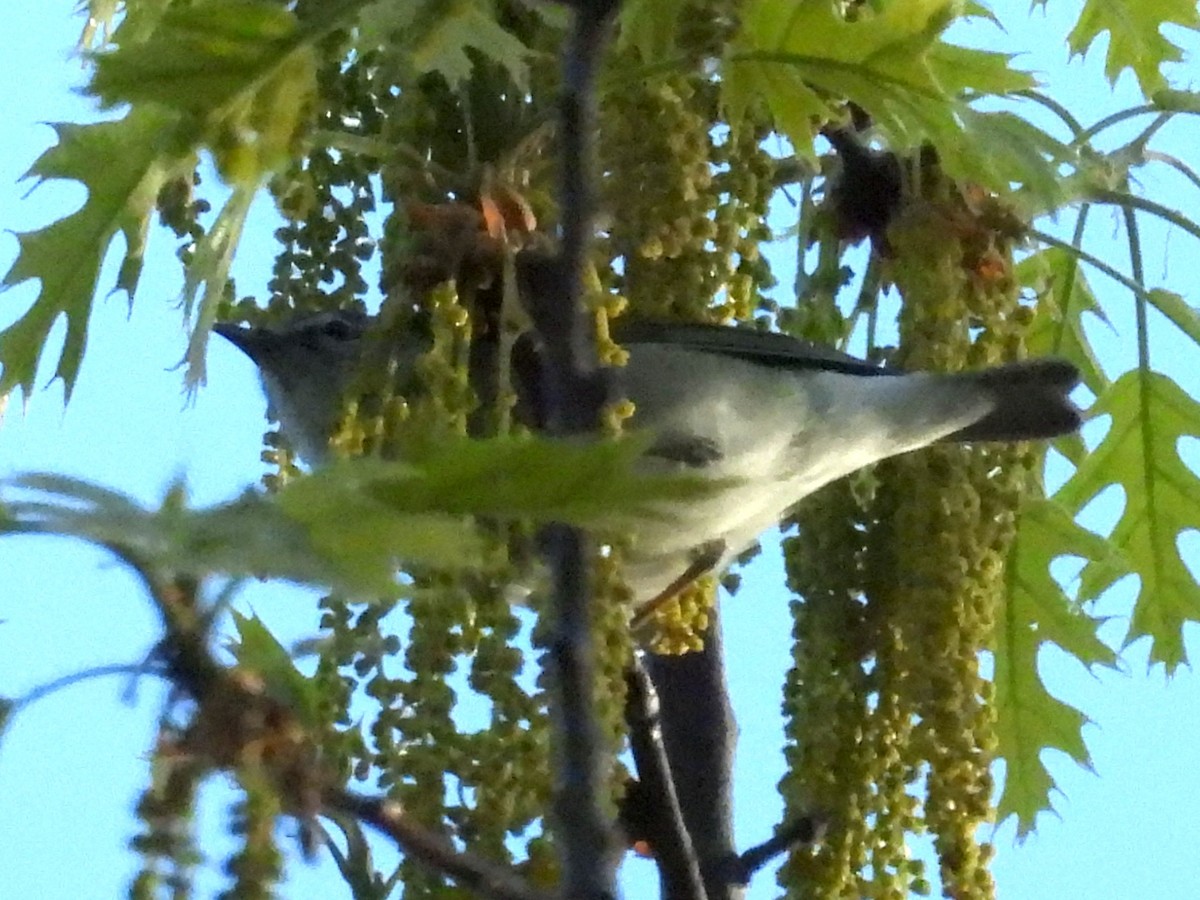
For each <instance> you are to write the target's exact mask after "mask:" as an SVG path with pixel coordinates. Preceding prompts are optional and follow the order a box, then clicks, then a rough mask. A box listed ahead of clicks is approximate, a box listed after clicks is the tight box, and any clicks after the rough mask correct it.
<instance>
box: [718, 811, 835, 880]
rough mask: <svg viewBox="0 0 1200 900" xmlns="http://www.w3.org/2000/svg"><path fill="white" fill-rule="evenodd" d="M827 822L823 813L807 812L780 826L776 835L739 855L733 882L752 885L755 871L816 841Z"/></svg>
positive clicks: (735, 861) (733, 867)
mask: <svg viewBox="0 0 1200 900" xmlns="http://www.w3.org/2000/svg"><path fill="white" fill-rule="evenodd" d="M825 827H826V822H825V819H824V818H823V817H822V816H817V815H812V816H804V817H802V818H800V819H797V820H796V821H795V822H792V823H791V824H790V825H787V826H785V827H783V828H781V829H780V830H779V833H778V834H776V835H775V836H774V837H773V838H771V839H769V840H766V841H763V842H762V843H761V844H759V845H758V846H756V847H751V848H750V849H749V850H747V851H746V852H745V853H742V854H741V855H740V856H738V857H737V858H736V859H735V860H734V861H733V864H732V865H731V866H730V868H729V873H728V877H729V881H730V883H732V884H741V885H748V884H749V883H750V879H751V878H753V877H754V873H756V872H757V871H759V869H761V868H763V866H765V865H767V863H769V862H770V861H771V860H773V859H774V858H775V857H777V856H780V855H781V854H784V853H787V852H788V851H789V850H793V849H796V848H798V847H802V846H807V845H810V844H815V843H817V841H819V840H821V838H822V836H823V835H824V834H825Z"/></svg>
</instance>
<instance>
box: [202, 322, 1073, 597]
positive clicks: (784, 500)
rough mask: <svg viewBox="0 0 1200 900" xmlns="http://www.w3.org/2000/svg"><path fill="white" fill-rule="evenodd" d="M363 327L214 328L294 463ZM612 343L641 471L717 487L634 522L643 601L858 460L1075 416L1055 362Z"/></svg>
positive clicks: (722, 341) (747, 336)
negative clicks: (254, 369)
mask: <svg viewBox="0 0 1200 900" xmlns="http://www.w3.org/2000/svg"><path fill="white" fill-rule="evenodd" d="M370 323H371V320H370V319H369V318H368V317H367V316H364V315H360V314H353V313H339V312H333V313H319V314H316V315H309V316H304V317H301V318H298V319H296V320H294V321H292V322H290V323H288V324H287V325H284V326H281V327H278V328H242V327H237V326H232V325H217V326H216V327H215V329H214V330H215V331H216V332H217V333H218V334H220V335H221V336H222V337H224V338H226V339H227V340H229V341H230V342H231V343H233V344H234V345H235V346H236V347H238V348H239V349H240V350H242V351H243V352H244V353H245V354H246V355H247V356H249V357H250V358H251V359H252V360H253V361H254V362H255V363H256V364H257V366H258V369H259V374H260V375H261V377H262V382H263V387H264V390H265V392H266V395H267V399H268V401H269V409H268V413H269V415H270V416H271V417H272V418H274V419H277V420H278V422H279V424H280V428H281V430H282V431H283V433H284V435H285V436H286V437H287V440H288V442H289V444H290V445H291V446H292V447H293V448H294V449H295V451H296V452H297V453H298V454H299V456H300V457H301V458H302V459H303V460H304V461H305V462H307V463H309V464H310V465H320V464H321V463H323V462H324V461H326V460H327V459H328V457H329V447H328V443H329V437H330V435H331V433H332V431H333V429H334V428H335V427H336V424H337V422H338V418H339V416H340V414H341V410H342V401H343V395H344V393H345V392H346V390H347V389H348V387H349V384H350V381H351V379H352V378H353V376H354V373H355V370H356V366H357V364H358V360H359V357H360V354H361V352H362V348H363V343H364V342H363V340H362V337H363V334H364V332H365V331H366V329H367V328H368V327H369V326H370ZM614 336H615V337H616V339H617V340H618V341H619V342H620V343H621V344H622V345H623V346H624V347H625V349H626V350H627V351H628V352H629V361H628V364H627V365H626V366H624V367H621V368H616V369H614V370H612V381H613V385H614V389H615V390H616V391H617V392H618V396H624V397H627V398H629V399H630V400H632V401H633V402H634V404H635V406H636V412H635V413H634V417H633V419H632V421H631V422H630V423H629V425H630V427H632V428H634V429H638V430H642V431H646V432H649V433H650V436H651V444H650V447H649V449H648V450H647V451H646V453H645V455H644V457H643V462H642V466H643V468H644V471H646V472H647V473H654V472H680V471H690V472H693V473H700V474H703V475H705V476H711V477H712V478H714V479H723V480H728V483H727V485H726V486H725V487H723V488H722V489H721V490H719V491H716V492H714V493H713V494H712V495H710V496H708V497H707V498H704V499H700V500H696V501H692V502H690V503H689V505H688V507H687V509H686V510H671V512H672V513H673V515H672V519H673V521H671V522H660V521H649V522H646V523H644V524H643V525H642V526H640V527H639V528H638V529H637V531H636V533H635V534H634V535H633V542H632V547H631V549H630V551H629V553H627V554H626V556H625V560H626V568H625V576H626V580H627V582H628V584H629V586H630V588H631V589H632V590H633V592H634V596H635V597H636V598H637V599H638V600H640V601H651V600H653V599H654V598H656V597H659V596H661V595H662V594H663V593H664V592H665V591H668V589H669V588H670V587H672V586H673V585H675V584H677V583H678V582H679V581H680V579H681V578H683V577H684V576H685V573H689V572H690V573H692V574H695V573H696V572H697V571H699V569H698V568H697V558H698V557H703V559H702V561H701V563H700V568H702V569H711V570H713V571H717V572H720V571H722V570H723V569H724V568H725V567H726V566H727V565H729V563H730V562H731V561H732V560H733V559H734V557H736V556H737V555H738V554H739V553H740V552H741V551H743V550H744V549H745V548H746V547H748V546H749V545H750V544H752V543H753V542H754V541H755V540H756V539H757V538H758V537H759V535H761V534H762V533H763V532H764V531H766V530H767V529H768V528H770V527H772V526H774V525H776V524H778V522H779V521H780V520H781V519H782V518H783V516H784V515H785V514H786V513H787V512H788V511H789V510H790V509H791V508H792V507H794V506H795V505H796V504H797V503H798V502H799V501H800V500H802V499H803V498H804V497H806V496H808V495H809V494H811V493H812V492H814V491H815V490H817V489H818V488H820V487H822V486H824V485H826V484H828V483H829V482H831V481H834V480H835V479H837V478H840V477H842V476H843V475H847V474H849V473H851V472H854V471H856V470H857V469H860V468H862V467H863V466H867V465H869V464H871V463H874V462H878V461H879V460H882V459H886V458H888V457H890V456H896V455H897V454H900V453H906V452H908V451H910V450H916V449H918V448H920V447H925V446H927V445H929V444H932V443H936V442H944V441H949V442H974V441H1021V440H1036V439H1041V438H1051V437H1055V436H1058V435H1061V434H1066V433H1068V432H1072V431H1074V430H1076V429H1077V428H1078V427H1079V425H1080V421H1081V415H1080V411H1079V409H1078V408H1077V407H1076V406H1075V404H1074V403H1072V401H1071V399H1070V397H1069V396H1068V395H1069V393H1070V391H1071V390H1072V388H1074V387H1075V386H1076V384H1078V382H1079V373H1078V371H1077V370H1076V368H1075V367H1074V366H1073V365H1072V364H1071V363H1069V362H1066V361H1064V360H1060V359H1050V358H1048V359H1034V360H1028V361H1024V362H1017V363H1011V364H1008V365H1003V366H995V367H992V368H987V369H981V370H979V371H974V372H960V373H955V374H941V373H932V372H911V373H902V372H899V371H897V370H895V369H888V368H880V367H878V366H875V365H872V364H870V363H867V362H863V361H862V360H858V359H855V358H854V357H851V356H847V355H845V354H843V353H840V352H838V351H836V350H834V349H832V348H829V347H824V346H821V345H817V344H812V343H807V342H804V341H799V340H795V339H793V338H790V337H787V336H786V335H781V334H772V333H764V332H760V331H751V330H748V329H739V328H728V327H721V326H708V325H691V324H680V323H669V324H666V323H661V324H660V323H653V324H651V323H630V324H627V325H624V326H622V327H620V328H618V330H617V331H616V333H615V335H614ZM518 346H520V343H519V344H518ZM423 349H424V346H423V342H422V341H421V340H420V339H418V338H413V339H412V343H411V346H409V347H403V348H401V352H400V353H399V354H398V356H399V366H400V370H401V374H402V375H403V374H405V372H404V370H405V367H406V366H407V367H408V369H409V371H411V367H412V363H413V360H415V358H416V357H417V355H418V354H419V353H421V352H422V350H423ZM531 371H532V372H533V373H534V374H533V375H530V372H531ZM513 372H514V380H515V381H516V386H517V391H518V394H519V395H521V396H522V397H523V398H524V400H525V401H526V405H527V406H529V405H531V404H530V398H533V397H535V396H536V394H537V384H536V365H535V366H533V367H532V369H531V367H530V366H529V365H521V364H519V361H517V360H514V364H513Z"/></svg>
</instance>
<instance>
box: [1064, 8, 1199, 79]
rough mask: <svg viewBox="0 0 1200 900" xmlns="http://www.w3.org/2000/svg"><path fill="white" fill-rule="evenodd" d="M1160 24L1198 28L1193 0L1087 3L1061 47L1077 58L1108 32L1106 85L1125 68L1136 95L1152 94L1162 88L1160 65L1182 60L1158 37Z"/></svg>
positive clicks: (1180, 54)
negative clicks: (1133, 79) (1133, 81)
mask: <svg viewBox="0 0 1200 900" xmlns="http://www.w3.org/2000/svg"><path fill="white" fill-rule="evenodd" d="M1164 25H1178V26H1180V27H1182V28H1191V29H1196V28H1200V12H1198V11H1197V9H1196V4H1195V2H1194V0H1087V3H1085V4H1084V7H1083V12H1082V13H1080V14H1079V20H1078V21H1077V22H1076V23H1075V27H1074V28H1072V29H1071V33H1070V34H1068V35H1067V45H1068V46H1069V47H1070V48H1071V53H1072V54H1076V53H1078V54H1083V53H1086V52H1087V49H1088V48H1089V47H1090V46H1091V45H1092V42H1093V41H1095V40H1096V38H1098V37H1099V36H1100V35H1101V34H1103V33H1104V32H1106V31H1107V32H1108V56H1107V57H1106V58H1105V63H1104V74H1105V75H1107V76H1108V80H1109V82H1110V83H1115V82H1116V80H1117V77H1118V76H1119V75H1120V74H1121V73H1122V72H1123V71H1125V70H1126V69H1132V70H1133V72H1134V74H1135V75H1136V76H1137V80H1138V84H1139V85H1140V86H1141V89H1142V93H1143V94H1145V95H1146V96H1147V97H1150V96H1152V95H1153V94H1154V93H1155V92H1156V91H1159V90H1161V89H1163V88H1165V87H1166V86H1167V82H1166V79H1165V78H1163V76H1162V72H1161V69H1162V67H1163V64H1164V63H1168V62H1177V61H1178V60H1180V59H1183V51H1182V50H1180V49H1179V47H1178V46H1176V45H1175V44H1173V43H1171V41H1169V40H1168V39H1167V38H1165V37H1163V35H1162V30H1161V29H1162V27H1163V26H1164Z"/></svg>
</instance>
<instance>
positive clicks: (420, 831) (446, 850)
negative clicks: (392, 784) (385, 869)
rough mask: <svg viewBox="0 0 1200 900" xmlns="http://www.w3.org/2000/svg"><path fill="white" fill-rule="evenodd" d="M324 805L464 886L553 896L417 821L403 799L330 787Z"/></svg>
mask: <svg viewBox="0 0 1200 900" xmlns="http://www.w3.org/2000/svg"><path fill="white" fill-rule="evenodd" d="M324 805H325V806H326V807H327V808H329V809H332V810H336V811H338V812H342V813H347V814H349V815H352V816H354V817H355V818H357V819H359V820H361V821H362V822H365V823H366V824H368V825H370V826H371V827H372V828H375V829H376V830H377V831H379V832H381V833H383V834H385V835H387V837H389V838H391V839H392V840H393V841H394V842H395V843H396V846H397V847H398V848H399V849H400V850H401V851H402V852H403V853H404V854H405V855H406V856H407V857H408V858H409V859H411V860H413V861H414V862H418V863H420V864H422V865H425V866H428V867H429V868H430V869H432V870H433V871H435V872H438V873H440V874H444V875H449V876H450V877H451V878H453V879H454V880H455V882H457V883H458V884H459V885H460V886H461V887H464V888H466V889H467V890H469V891H472V892H474V893H476V894H479V895H480V896H481V897H487V898H491V900H551V898H552V895H550V894H547V893H545V892H543V891H539V890H537V889H536V888H534V887H531V886H530V885H529V883H528V882H526V881H525V880H524V879H522V878H521V877H520V876H518V875H517V874H516V873H515V872H513V870H512V869H510V868H508V867H507V866H502V865H498V864H497V863H494V862H491V861H490V860H486V859H483V858H482V857H480V856H476V855H475V854H472V853H466V852H462V851H459V850H458V849H456V848H455V846H454V844H453V843H451V842H450V841H449V840H447V839H446V838H444V837H441V836H440V835H438V834H435V833H434V832H432V831H430V830H429V829H428V828H425V827H424V826H422V825H420V824H418V823H416V822H413V821H412V820H411V819H409V817H408V816H406V815H405V813H404V810H403V809H402V808H401V806H400V804H399V803H396V802H395V801H392V800H385V799H382V798H379V797H367V796H364V795H362V794H357V793H355V792H353V791H347V790H336V791H330V792H328V793H327V794H326V796H325V802H324Z"/></svg>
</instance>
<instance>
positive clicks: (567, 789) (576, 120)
mask: <svg viewBox="0 0 1200 900" xmlns="http://www.w3.org/2000/svg"><path fill="white" fill-rule="evenodd" d="M573 6H574V9H575V15H574V21H573V23H572V30H571V34H570V37H569V38H568V41H567V46H566V48H565V54H564V58H563V95H562V100H561V107H560V117H561V129H560V133H561V136H562V182H561V187H560V198H559V208H560V210H561V214H562V241H561V255H560V257H559V260H558V263H557V265H556V266H555V272H554V274H555V275H556V276H557V277H555V278H552V279H551V283H552V286H553V287H554V288H556V289H555V290H542V291H539V292H538V293H537V295H535V296H533V297H530V298H529V300H530V314H531V316H532V318H533V322H534V327H535V329H536V330H537V332H538V335H539V337H540V338H541V344H542V348H543V351H544V353H545V362H546V365H545V367H544V371H543V375H544V387H545V401H546V408H545V414H546V424H547V430H548V431H549V432H550V433H551V434H558V435H567V434H574V433H578V432H582V431H588V430H591V429H593V428H595V426H596V424H597V422H598V419H599V415H600V410H601V409H602V407H603V404H604V402H605V399H606V391H605V389H604V380H603V378H602V376H601V373H600V372H599V370H598V368H597V366H596V358H595V349H594V347H593V346H592V342H591V335H590V333H589V330H588V329H587V327H586V318H585V310H584V304H583V268H584V264H585V258H586V254H587V247H588V242H589V241H590V240H591V232H592V208H593V205H594V200H593V197H592V187H591V177H592V171H593V168H594V166H593V160H592V155H593V154H592V133H593V130H594V119H595V116H594V113H593V107H594V104H595V97H594V83H595V75H596V67H597V65H598V63H599V59H600V52H601V49H602V47H603V45H604V38H605V36H606V34H607V31H608V26H609V20H610V19H611V17H612V15H613V13H614V12H615V11H616V3H615V2H614V0H593V2H584V0H578V2H576V3H574V4H573ZM542 542H543V546H544V547H545V549H546V555H547V562H548V563H549V567H550V571H551V573H552V580H553V591H554V592H553V611H554V618H555V625H554V628H555V633H554V637H553V639H552V640H551V643H550V653H549V655H550V665H551V670H552V674H553V676H554V684H555V687H556V697H555V700H556V702H555V704H554V712H555V719H556V723H555V724H556V729H557V738H558V743H559V753H558V759H557V764H558V767H559V769H558V777H557V782H558V784H557V796H556V800H555V821H556V826H557V833H558V838H559V840H560V842H561V847H562V860H563V893H564V895H565V896H567V897H571V898H572V900H593V898H596V900H601V898H610V897H614V896H615V893H616V888H615V882H616V872H615V868H616V867H615V863H616V856H615V854H613V853H612V852H611V851H612V849H613V847H614V842H613V840H612V829H611V826H610V823H609V822H608V820H607V817H606V816H605V814H604V810H603V808H602V806H601V804H600V796H601V792H602V790H603V789H604V785H605V781H606V778H605V771H606V759H605V754H604V751H603V748H604V741H603V739H602V737H601V733H600V729H599V726H598V724H597V721H596V712H595V704H594V703H593V699H592V686H593V684H594V671H595V667H594V664H593V660H592V647H591V616H590V610H589V596H588V588H587V561H588V548H587V541H586V538H585V537H584V535H583V533H582V532H581V531H579V530H578V529H575V528H570V527H568V526H566V525H562V524H551V525H548V526H547V527H546V528H545V529H544V531H543V535H542Z"/></svg>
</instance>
